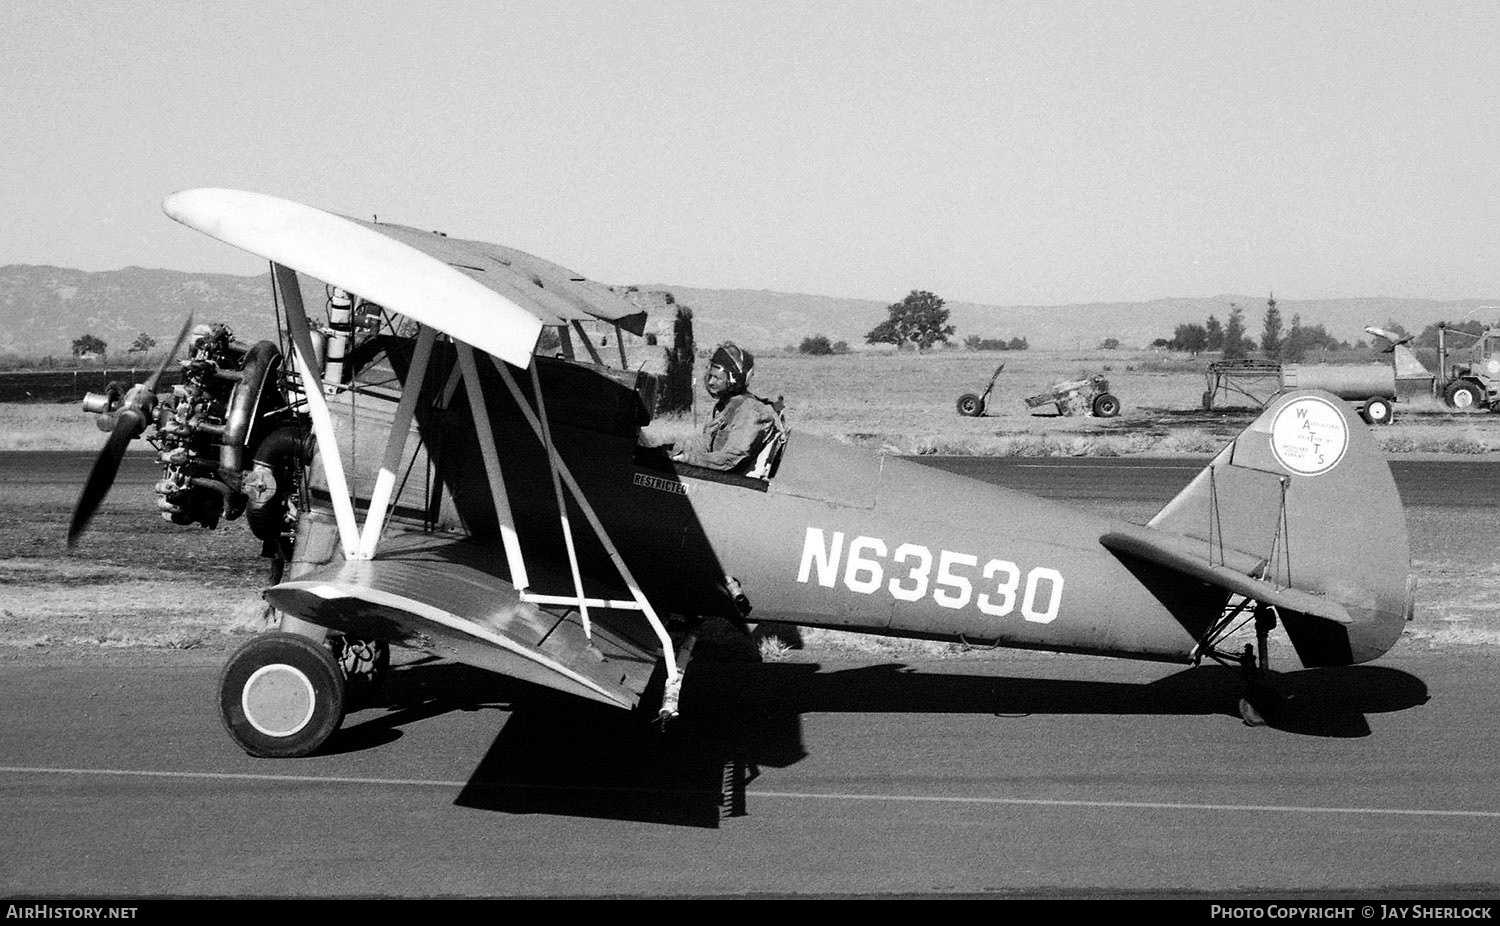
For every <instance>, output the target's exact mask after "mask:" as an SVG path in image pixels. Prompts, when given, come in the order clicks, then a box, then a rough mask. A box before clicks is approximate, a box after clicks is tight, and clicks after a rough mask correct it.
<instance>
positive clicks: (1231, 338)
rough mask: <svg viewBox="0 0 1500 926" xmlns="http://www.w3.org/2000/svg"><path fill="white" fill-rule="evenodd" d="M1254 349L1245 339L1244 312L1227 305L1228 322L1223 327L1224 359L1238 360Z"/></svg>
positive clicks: (1248, 340)
mask: <svg viewBox="0 0 1500 926" xmlns="http://www.w3.org/2000/svg"><path fill="white" fill-rule="evenodd" d="M1253 347H1254V345H1253V344H1251V342H1250V339H1249V338H1247V337H1245V312H1244V310H1243V309H1241V308H1240V307H1239V306H1237V305H1235V304H1234V303H1232V302H1231V303H1230V304H1229V321H1228V322H1227V323H1226V324H1225V325H1224V359H1225V360H1238V359H1240V358H1242V357H1244V356H1246V355H1247V354H1249V353H1250V351H1251V349H1252V348H1253Z"/></svg>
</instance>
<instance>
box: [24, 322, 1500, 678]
mask: <svg viewBox="0 0 1500 926" xmlns="http://www.w3.org/2000/svg"><path fill="white" fill-rule="evenodd" d="M1002 361H1004V362H1005V370H1004V371H1003V372H1002V373H1001V374H1000V376H999V377H998V378H997V380H996V383H995V388H994V391H993V392H992V393H991V396H990V401H989V413H988V414H986V415H985V416H984V417H979V418H966V417H962V416H960V415H959V414H958V412H957V411H956V408H955V403H956V400H957V399H958V397H959V395H961V394H963V393H965V392H978V391H982V390H983V388H984V386H985V384H986V383H987V382H988V381H989V378H990V375H991V373H992V372H993V370H994V368H995V365H996V364H998V363H1000V362H1002ZM1202 369H1203V367H1202V364H1199V363H1193V362H1187V361H1178V362H1175V363H1167V364H1163V363H1162V362H1161V360H1160V358H1157V357H1153V356H1147V355H1137V354H1118V353H1116V352H1104V351H1101V352H1097V353H1047V352H1030V351H1026V352H1008V353H1002V354H988V353H986V354H976V353H969V352H962V351H955V352H950V353H946V354H935V355H930V356H926V357H917V356H913V355H847V356H842V357H821V358H815V357H802V356H776V355H770V356H766V357H764V358H763V359H761V360H760V361H759V363H758V365H757V373H756V379H755V382H754V384H753V385H754V388H755V389H756V391H757V392H759V393H760V394H762V395H767V396H771V397H774V396H776V395H778V394H780V395H785V396H786V399H787V413H788V416H789V419H790V421H791V424H792V426H793V428H794V429H799V430H802V431H805V432H808V433H814V434H822V435H826V436H830V437H834V438H838V439H841V440H846V441H849V442H851V443H855V444H859V445H862V446H868V447H871V448H872V449H873V448H880V449H886V450H888V451H892V452H897V453H907V454H910V453H942V454H1001V455H1024V456H1060V455H1079V456H1086V455H1100V456H1116V455H1126V454H1130V455H1162V456H1173V455H1206V454H1209V453H1212V452H1214V451H1215V450H1217V449H1218V448H1220V447H1221V446H1223V444H1224V443H1226V442H1227V441H1228V440H1229V439H1230V438H1231V437H1232V436H1233V435H1234V434H1235V433H1237V432H1238V431H1239V430H1240V429H1241V428H1243V427H1244V426H1245V425H1246V424H1248V423H1249V421H1250V419H1251V418H1252V417H1253V415H1254V413H1255V408H1254V407H1253V406H1252V405H1250V404H1248V403H1247V404H1245V405H1243V406H1241V407H1237V408H1228V409H1221V410H1216V411H1213V412H1205V411H1204V410H1203V409H1202V407H1201V397H1202V394H1203V391H1204V386H1205V378H1204V375H1203V373H1202ZM1090 372H1100V373H1103V374H1104V375H1105V376H1106V377H1108V378H1109V380H1110V382H1111V389H1112V391H1113V392H1114V393H1115V394H1116V395H1118V396H1119V398H1120V399H1121V401H1122V402H1123V405H1124V408H1123V411H1122V413H1121V415H1120V416H1119V417H1117V418H1112V419H1099V418H1092V417H1065V416H1060V415H1058V414H1057V412H1056V410H1055V409H1039V410H1037V411H1034V412H1033V411H1030V410H1028V409H1027V408H1026V406H1025V403H1024V398H1025V397H1026V396H1028V395H1033V394H1036V393H1038V392H1041V391H1042V390H1044V389H1045V388H1046V387H1047V386H1049V385H1050V384H1051V383H1053V382H1056V381H1058V380H1060V379H1076V378H1080V377H1081V376H1082V375H1083V374H1086V373H1090ZM696 427H697V424H696V422H695V421H694V416H692V415H688V416H683V417H681V418H676V419H671V420H666V421H661V422H657V423H656V424H653V425H652V427H651V428H650V432H651V435H652V436H653V437H656V438H658V439H672V438H674V437H680V436H682V435H684V434H686V433H689V432H691V431H692V430H694V429H695V428H696ZM1376 436H1377V439H1378V440H1379V441H1380V443H1381V445H1382V446H1383V447H1384V448H1385V449H1386V451H1387V453H1388V454H1389V455H1390V456H1392V457H1399V456H1422V457H1425V456H1432V457H1435V458H1454V457H1456V456H1462V457H1464V458H1472V456H1471V455H1473V454H1488V453H1493V452H1497V451H1500V415H1491V414H1489V413H1484V412H1477V413H1475V412H1471V413H1457V412H1452V411H1450V410H1448V409H1446V408H1444V407H1442V406H1441V405H1439V404H1438V403H1436V402H1434V401H1430V400H1424V401H1422V402H1412V403H1402V404H1398V405H1397V417H1396V420H1395V422H1394V423H1393V424H1391V425H1388V426H1383V427H1379V428H1377V429H1376ZM103 441H104V434H103V433H101V432H100V431H99V430H98V429H97V428H96V427H95V425H94V423H93V420H92V419H91V418H90V417H89V416H86V415H84V414H82V413H81V412H79V411H78V410H77V406H76V405H74V404H72V403H69V404H62V405H59V404H41V405H16V404H11V405H0V449H74V450H85V451H91V452H92V451H96V450H97V449H98V448H99V447H100V446H102V444H103ZM135 494H138V495H143V497H140V498H136V497H132V494H131V493H116V494H115V495H112V496H111V498H110V500H109V501H108V503H107V504H106V505H105V506H104V508H103V509H102V510H101V511H100V513H99V515H98V517H97V518H96V519H95V522H94V524H93V526H92V527H91V530H90V533H89V534H88V535H87V536H86V538H85V539H84V541H83V543H82V544H81V545H80V547H79V549H78V550H76V551H72V552H69V551H67V550H66V549H65V547H64V545H63V538H64V536H65V535H66V529H67V518H68V516H69V513H70V511H71V509H72V506H73V503H74V501H75V500H76V489H72V488H69V489H66V490H59V489H48V488H43V489H40V490H36V487H15V486H7V485H6V484H5V481H4V478H3V474H0V515H3V517H0V659H6V658H24V654H25V653H27V652H35V651H36V650H38V649H46V650H49V651H55V650H57V649H59V648H63V649H70V650H76V651H78V652H108V651H110V650H112V649H117V648H121V647H128V648H157V649H160V648H176V649H208V650H220V649H227V648H228V647H229V646H231V645H234V644H237V643H238V641H239V640H240V639H242V638H243V636H244V635H245V634H247V633H250V632H253V631H254V630H256V629H259V627H260V626H262V624H261V618H262V614H263V610H264V609H263V607H262V604H261V602H260V599H259V593H260V590H261V588H262V587H264V585H265V584H266V582H265V580H266V566H265V563H264V561H263V560H260V559H259V558H258V557H257V556H256V555H255V553H256V548H257V545H256V544H255V542H254V541H253V539H252V538H251V537H250V535H249V532H248V531H247V530H246V528H245V525H244V524H243V522H230V523H228V524H226V525H225V526H224V527H222V528H221V529H219V530H215V531H204V530H200V529H192V530H189V529H183V528H179V527H176V526H174V525H171V524H169V523H167V522H165V521H162V520H160V519H159V518H158V517H157V516H156V513H155V511H154V510H153V509H152V507H151V499H150V498H149V497H145V496H149V493H135ZM1149 514H1150V513H1149V512H1145V513H1144V516H1146V517H1148V516H1149ZM1445 517H1447V516H1446V515H1443V514H1441V513H1439V512H1421V513H1416V514H1413V515H1412V516H1411V518H1410V519H1411V520H1412V522H1413V523H1411V525H1410V530H1411V533H1412V539H1413V559H1414V565H1415V567H1416V569H1417V571H1418V573H1419V575H1421V576H1422V582H1423V586H1422V594H1421V597H1420V601H1421V613H1422V615H1423V618H1424V619H1423V620H1422V621H1421V622H1420V623H1419V624H1417V625H1414V626H1413V639H1416V640H1423V641H1428V642H1431V643H1434V644H1436V643H1439V642H1441V643H1450V642H1478V643H1492V642H1500V618H1497V617H1495V614H1496V613H1500V612H1496V611H1495V609H1494V607H1493V604H1494V602H1495V600H1496V598H1497V597H1500V593H1497V592H1495V591H1493V589H1494V588H1497V587H1500V575H1497V574H1496V573H1497V569H1500V567H1496V566H1495V565H1494V562H1493V557H1492V556H1490V555H1489V554H1488V553H1484V552H1483V551H1479V552H1477V553H1475V552H1473V551H1471V550H1470V546H1465V545H1463V544H1459V543H1457V542H1453V541H1452V537H1451V533H1450V527H1449V525H1448V524H1446V523H1445V522H1444V520H1443V519H1444V518H1445ZM1476 517H1479V518H1482V519H1485V520H1488V521H1494V520H1495V519H1496V517H1497V515H1496V514H1495V513H1494V511H1493V510H1491V509H1483V510H1480V511H1479V512H1478V513H1477V515H1476ZM1482 527H1483V526H1481V528H1482ZM1488 527H1490V528H1497V527H1500V524H1491V525H1488ZM1470 529H1471V530H1472V529H1474V525H1470ZM1481 532H1483V530H1482V529H1481ZM879 645H880V646H886V645H887V644H884V643H882V644H879ZM902 645H906V644H902ZM923 645H924V646H926V644H923ZM882 651H883V650H882Z"/></svg>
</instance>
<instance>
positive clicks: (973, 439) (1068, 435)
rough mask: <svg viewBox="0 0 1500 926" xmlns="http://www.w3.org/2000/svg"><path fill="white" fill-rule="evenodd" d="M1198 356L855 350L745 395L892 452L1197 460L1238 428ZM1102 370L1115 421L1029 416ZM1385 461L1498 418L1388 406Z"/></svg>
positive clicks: (1442, 447) (1482, 433)
mask: <svg viewBox="0 0 1500 926" xmlns="http://www.w3.org/2000/svg"><path fill="white" fill-rule="evenodd" d="M1000 363H1004V364H1005V369H1004V370H1003V371H1002V372H1001V373H1000V374H999V375H998V377H996V379H995V385H994V388H993V390H992V391H991V393H990V395H989V399H988V402H987V408H986V412H985V414H984V415H983V416H982V417H978V418H966V417H964V416H962V415H959V414H958V412H957V410H956V403H957V401H958V397H959V396H960V395H963V394H965V393H975V394H978V393H981V392H983V391H984V388H985V386H986V385H987V384H988V383H989V381H990V377H991V374H992V373H993V372H994V370H995V367H996V366H997V365H998V364H1000ZM1205 369H1206V361H1203V360H1199V359H1191V358H1184V357H1173V356H1171V355H1162V354H1160V353H1157V352H1154V351H1104V350H1095V351H1007V352H984V353H978V352H970V351H962V350H956V351H946V352H939V353H933V354H929V355H926V356H918V355H915V354H911V353H902V354H890V353H872V352H864V353H857V354H846V355H843V356H834V357H826V356H825V357H812V356H803V355H797V354H771V355H767V356H764V357H762V358H760V359H758V360H757V362H756V373H755V381H754V383H753V384H752V385H753V389H754V391H755V392H756V393H757V394H759V395H762V396H765V397H767V398H774V397H776V396H778V395H781V396H785V398H786V413H787V420H788V422H789V423H790V424H791V426H792V428H793V429H794V430H797V431H800V432H803V433H809V434H817V435H820V436H824V437H831V438H834V439H837V440H842V441H845V442H848V443H852V444H857V445H861V446H866V447H870V448H872V449H879V450H885V451H887V452H891V453H900V454H954V455H975V456H1021V457H1056V456H1130V455H1158V456H1172V455H1201V454H1208V453H1212V452H1214V451H1216V450H1218V449H1219V448H1220V447H1222V446H1223V445H1224V443H1225V442H1226V441H1227V440H1228V439H1229V438H1230V437H1231V436H1232V435H1233V434H1234V433H1236V432H1237V431H1238V430H1240V429H1241V428H1243V427H1244V426H1245V425H1247V424H1248V423H1249V420H1250V416H1251V415H1252V414H1253V411H1254V408H1255V406H1254V405H1252V404H1251V403H1250V402H1249V401H1247V400H1242V401H1240V402H1239V404H1238V405H1234V406H1231V407H1228V408H1224V409H1221V410H1219V411H1218V412H1215V413H1207V412H1203V411H1202V397H1203V392H1204V390H1205V388H1206V387H1207V379H1206V376H1205ZM1090 373H1102V374H1103V375H1104V376H1105V377H1106V378H1107V379H1108V380H1109V382H1110V389H1111V391H1112V392H1113V393H1114V394H1115V395H1116V396H1118V397H1119V399H1120V400H1121V402H1122V403H1123V406H1124V407H1123V410H1122V412H1121V414H1120V416H1119V417H1118V418H1113V419H1100V418H1094V417H1088V416H1077V417H1066V416H1061V415H1059V414H1057V412H1056V410H1055V407H1053V406H1046V407H1043V408H1038V409H1030V408H1028V407H1027V406H1026V404H1025V399H1026V398H1027V397H1029V396H1033V395H1038V394H1041V393H1043V392H1047V391H1050V387H1051V386H1052V385H1053V384H1054V383H1057V382H1061V381H1066V380H1074V379H1081V378H1083V377H1084V376H1086V375H1088V374H1090ZM706 407H707V406H706V402H705V404H703V405H700V406H699V411H698V412H697V413H696V415H683V416H675V417H669V418H662V419H659V420H658V421H656V422H654V423H653V424H652V425H651V427H650V428H649V429H648V435H649V436H650V437H651V438H652V439H654V440H658V441H663V440H680V439H682V438H683V437H685V436H686V435H688V434H691V433H693V432H694V431H695V430H696V429H697V427H698V425H699V424H700V423H701V420H702V417H703V416H704V415H705V414H706V411H705V409H706ZM1376 439H1377V441H1379V443H1380V445H1381V447H1382V448H1383V449H1385V450H1386V452H1387V453H1390V454H1406V453H1440V454H1478V453H1491V452H1495V451H1497V450H1500V415H1490V414H1487V413H1484V412H1471V413H1458V412H1452V411H1450V410H1449V409H1447V408H1445V407H1444V406H1443V405H1442V404H1441V403H1440V402H1438V401H1436V400H1434V399H1429V398H1426V397H1422V398H1420V399H1418V400H1416V401H1412V402H1402V403H1399V404H1398V405H1397V417H1396V420H1395V422H1394V423H1393V424H1391V425H1389V426H1387V427H1382V428H1379V429H1377V431H1376Z"/></svg>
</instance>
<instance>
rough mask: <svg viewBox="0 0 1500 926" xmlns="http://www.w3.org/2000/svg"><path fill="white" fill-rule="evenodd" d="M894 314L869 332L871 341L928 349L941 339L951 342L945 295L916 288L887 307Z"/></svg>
mask: <svg viewBox="0 0 1500 926" xmlns="http://www.w3.org/2000/svg"><path fill="white" fill-rule="evenodd" d="M886 311H887V312H888V313H890V317H889V318H887V319H886V320H885V321H883V322H881V323H880V324H878V325H876V326H875V327H874V328H871V329H870V332H869V334H866V335H865V342H866V343H868V344H894V345H896V346H897V347H901V346H902V345H905V344H914V345H916V348H917V350H919V351H925V350H927V349H928V348H929V347H931V346H932V345H934V344H936V343H937V342H939V341H942V342H943V343H945V344H946V343H947V342H948V336H949V335H950V334H952V333H953V326H952V325H950V324H948V310H947V309H945V308H943V300H942V298H941V297H938V296H934V295H933V294H932V293H929V292H927V291H926V290H924V289H923V290H918V289H914V290H912V291H911V292H910V293H908V294H907V296H906V298H905V299H902V300H901V301H900V302H895V303H892V304H891V305H889V306H887V307H886Z"/></svg>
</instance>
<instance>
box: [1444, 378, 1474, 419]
mask: <svg viewBox="0 0 1500 926" xmlns="http://www.w3.org/2000/svg"><path fill="white" fill-rule="evenodd" d="M1443 398H1444V399H1445V400H1446V401H1447V402H1448V407H1449V408H1456V409H1458V410H1459V411H1461V412H1462V411H1468V410H1469V409H1471V408H1473V407H1474V406H1475V405H1477V404H1479V403H1480V402H1482V401H1484V397H1483V396H1482V395H1481V394H1480V391H1479V387H1478V386H1476V385H1474V384H1473V383H1467V382H1464V381H1462V380H1460V381H1459V382H1456V383H1453V384H1452V385H1450V386H1449V387H1448V388H1447V389H1446V390H1444V392H1443Z"/></svg>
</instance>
